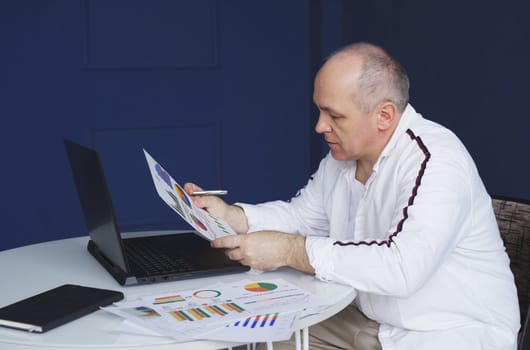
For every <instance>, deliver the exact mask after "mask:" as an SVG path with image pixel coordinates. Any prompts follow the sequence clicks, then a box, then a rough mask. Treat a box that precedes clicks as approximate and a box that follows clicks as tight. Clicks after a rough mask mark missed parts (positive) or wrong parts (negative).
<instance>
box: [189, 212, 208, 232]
mask: <svg viewBox="0 0 530 350" xmlns="http://www.w3.org/2000/svg"><path fill="white" fill-rule="evenodd" d="M190 217H191V219H192V220H193V222H194V223H195V224H196V225H197V226H199V227H200V228H201V230H203V231H208V228H207V227H206V225H205V224H203V223H202V221H200V220H199V219H197V217H196V216H195V215H193V214H192V213H190Z"/></svg>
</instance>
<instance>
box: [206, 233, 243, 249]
mask: <svg viewBox="0 0 530 350" xmlns="http://www.w3.org/2000/svg"><path fill="white" fill-rule="evenodd" d="M241 237H243V236H239V235H233V236H225V237H220V238H217V239H214V240H213V241H211V242H210V245H211V246H212V247H213V248H238V247H239V246H240V244H241V239H240V238H241Z"/></svg>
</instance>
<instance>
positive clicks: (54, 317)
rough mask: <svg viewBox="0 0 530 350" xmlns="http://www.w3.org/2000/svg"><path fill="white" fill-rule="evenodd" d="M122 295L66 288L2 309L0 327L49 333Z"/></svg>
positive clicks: (69, 286)
mask: <svg viewBox="0 0 530 350" xmlns="http://www.w3.org/2000/svg"><path fill="white" fill-rule="evenodd" d="M121 299H123V293H121V292H118V291H114V290H108V289H99V288H92V287H85V286H78V285H73V284H65V285H62V286H59V287H57V288H53V289H50V290H48V291H45V292H43V293H40V294H37V295H34V296H32V297H29V298H27V299H24V300H20V301H18V302H16V303H13V304H11V305H8V306H5V307H3V308H1V309H0V326H4V327H9V328H15V329H21V330H26V331H29V332H39V333H42V332H46V331H49V330H50V329H52V328H55V327H58V326H60V325H63V324H65V323H67V322H70V321H73V320H75V319H77V318H79V317H81V316H84V315H87V314H89V313H91V312H94V311H96V310H97V309H99V307H100V306H106V305H109V304H112V303H113V302H116V301H119V300H121Z"/></svg>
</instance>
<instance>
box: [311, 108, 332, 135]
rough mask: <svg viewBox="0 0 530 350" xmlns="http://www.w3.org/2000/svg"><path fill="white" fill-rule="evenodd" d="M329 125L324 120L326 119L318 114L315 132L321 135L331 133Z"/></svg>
mask: <svg viewBox="0 0 530 350" xmlns="http://www.w3.org/2000/svg"><path fill="white" fill-rule="evenodd" d="M331 130H332V129H331V125H329V122H328V121H327V120H326V117H325V116H323V115H322V113H320V115H319V116H318V120H317V124H316V125H315V131H316V132H317V133H319V134H323V133H325V132H331Z"/></svg>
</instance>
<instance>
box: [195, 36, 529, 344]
mask: <svg viewBox="0 0 530 350" xmlns="http://www.w3.org/2000/svg"><path fill="white" fill-rule="evenodd" d="M408 88H409V82H408V77H407V75H406V73H405V71H404V69H403V68H402V67H401V65H400V64H399V63H398V62H397V61H396V60H394V59H393V58H392V57H391V56H389V55H388V54H387V53H386V52H385V51H384V50H383V49H381V48H379V47H377V46H374V45H371V44H366V43H358V44H353V45H350V46H347V47H345V48H343V49H341V50H339V51H338V52H337V53H335V54H334V55H332V56H331V58H330V59H328V61H327V62H326V63H325V64H324V66H323V67H322V68H321V69H320V71H319V72H318V74H317V76H316V79H315V87H314V102H315V104H316V105H317V107H318V108H319V110H320V115H319V119H318V122H317V124H316V127H315V129H316V131H317V132H318V133H320V134H322V135H323V136H324V138H325V140H326V142H327V143H328V145H329V148H330V153H329V154H328V155H327V156H326V157H325V158H324V159H323V160H322V162H321V163H320V166H319V169H318V170H317V172H316V173H315V174H314V175H313V176H312V177H310V179H309V181H308V183H307V185H306V187H305V188H303V189H302V190H301V191H300V192H299V194H298V195H297V196H296V197H295V198H293V199H292V200H291V201H290V202H282V201H275V202H269V203H264V204H260V205H248V204H238V205H228V204H226V203H225V202H223V201H222V200H221V199H219V198H217V197H213V196H205V197H197V196H196V197H194V201H195V203H196V204H197V205H198V206H200V207H202V208H204V209H206V210H208V211H209V212H210V213H211V214H212V215H214V216H217V217H220V218H223V219H225V220H226V221H227V222H229V223H230V224H231V225H232V226H233V228H234V229H235V230H236V232H237V233H239V235H236V236H229V237H223V238H220V239H217V240H215V241H213V242H212V246H213V247H216V248H226V249H227V251H226V252H227V255H228V256H229V257H230V258H231V259H233V260H239V261H240V262H241V263H242V264H244V265H248V266H251V267H253V268H256V269H261V270H270V269H275V268H278V267H281V266H290V267H292V268H295V269H297V270H300V271H304V272H306V273H309V274H315V275H316V277H317V278H319V279H322V280H325V281H333V282H338V283H344V284H348V285H351V286H352V287H354V288H355V289H356V290H357V291H358V296H357V298H356V300H355V302H354V305H351V306H349V307H347V308H346V309H345V310H343V311H342V312H341V313H339V314H337V315H336V316H335V317H333V318H331V319H329V320H327V321H324V322H322V323H321V324H319V325H317V326H315V327H312V328H311V329H310V337H311V338H310V342H311V344H310V347H311V348H312V349H313V348H315V349H316V348H318V349H336V348H348V349H356V350H359V349H363V350H365V349H381V348H382V349H384V350H387V349H399V350H401V349H402V350H411V349H414V350H420V349H425V350H436V349H444V350H446V349H455V350H456V349H462V350H473V349H496V350H500V349H506V350H508V349H511V350H513V349H515V348H516V335H517V331H518V328H519V312H518V303H517V295H516V289H515V285H514V280H513V275H512V273H511V271H510V269H509V260H508V257H507V255H506V253H505V250H504V247H503V243H502V240H501V238H500V235H499V231H498V228H497V224H496V221H495V216H494V213H493V210H492V206H491V199H490V197H489V196H488V194H487V192H486V190H485V188H484V185H483V183H482V181H481V179H480V177H479V174H478V172H477V169H476V167H475V165H474V163H473V160H472V159H471V157H470V155H469V154H468V152H467V151H466V149H465V147H464V146H463V145H462V143H461V142H460V141H459V140H458V138H457V137H456V136H455V135H454V134H453V133H451V132H450V131H449V130H447V129H446V128H444V127H442V126H440V125H438V124H436V123H433V122H431V121H428V120H426V119H423V118H422V116H421V115H420V114H418V113H416V111H415V110H414V109H413V108H412V106H410V105H409V104H408ZM197 189H198V186H196V185H194V184H186V190H187V191H188V193H191V191H193V190H197ZM246 233H251V234H246ZM287 346H290V344H288V343H284V344H278V345H276V344H275V349H278V348H280V349H281V348H284V347H287Z"/></svg>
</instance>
